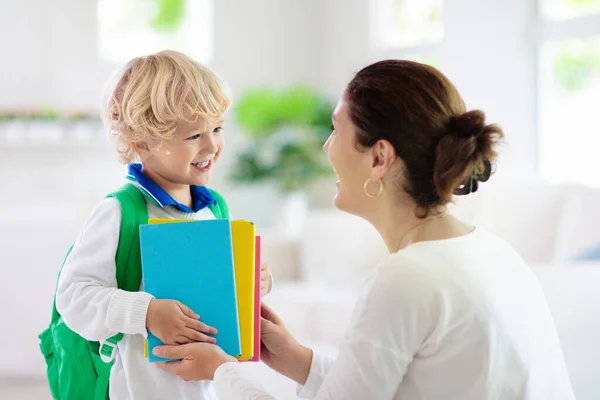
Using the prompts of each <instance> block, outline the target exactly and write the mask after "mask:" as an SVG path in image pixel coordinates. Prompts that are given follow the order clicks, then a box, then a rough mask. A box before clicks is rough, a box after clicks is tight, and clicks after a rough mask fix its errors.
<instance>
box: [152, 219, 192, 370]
mask: <svg viewBox="0 0 600 400" xmlns="http://www.w3.org/2000/svg"><path fill="white" fill-rule="evenodd" d="M192 221H195V220H194V219H175V218H148V223H149V224H168V223H171V222H192ZM144 358H148V340H147V339H144Z"/></svg>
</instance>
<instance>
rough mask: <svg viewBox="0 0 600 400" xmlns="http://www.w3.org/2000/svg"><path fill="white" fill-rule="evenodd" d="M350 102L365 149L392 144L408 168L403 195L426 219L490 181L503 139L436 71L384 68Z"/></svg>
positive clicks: (395, 63) (376, 68) (398, 64)
mask: <svg viewBox="0 0 600 400" xmlns="http://www.w3.org/2000/svg"><path fill="white" fill-rule="evenodd" d="M345 97H346V100H347V101H348V103H349V114H350V118H351V120H352V122H353V124H354V125H355V127H356V138H357V142H358V144H359V145H360V146H362V147H363V148H369V147H372V146H373V145H375V143H377V142H378V141H379V140H387V141H388V142H390V143H391V144H392V146H393V147H394V149H395V151H396V155H397V156H398V157H400V159H401V160H402V161H403V163H404V178H405V184H404V187H403V189H404V191H406V192H407V193H408V194H409V195H410V196H411V197H412V198H413V199H414V200H415V202H416V203H417V206H418V207H419V209H420V211H422V216H426V215H428V214H429V212H430V211H431V210H433V209H435V208H436V207H437V206H441V205H445V204H447V203H448V202H450V201H451V200H452V195H453V194H468V193H470V192H474V191H476V190H477V182H478V181H480V182H481V181H486V180H487V179H488V178H489V175H490V170H491V164H492V163H493V162H494V161H495V159H496V156H497V154H496V150H495V147H496V144H497V143H498V141H500V140H501V139H502V138H503V137H504V134H503V132H502V130H501V129H500V128H499V127H498V126H497V125H490V124H486V122H485V114H484V113H483V112H482V111H480V110H472V111H466V109H465V103H464V101H463V99H462V98H461V97H460V95H459V94H458V91H457V90H456V88H455V87H454V85H453V84H452V83H451V82H450V81H449V80H448V78H446V77H445V76H444V75H443V74H442V73H441V72H439V71H438V70H436V69H435V68H433V67H430V66H428V65H424V64H419V63H416V62H412V61H404V60H386V61H380V62H377V63H375V64H371V65H369V66H367V67H365V68H363V69H362V70H361V71H359V72H358V73H357V74H356V75H355V76H354V78H353V79H352V81H351V82H350V83H349V84H348V86H347V87H346V92H345Z"/></svg>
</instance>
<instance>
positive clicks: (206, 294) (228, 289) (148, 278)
mask: <svg viewBox="0 0 600 400" xmlns="http://www.w3.org/2000/svg"><path fill="white" fill-rule="evenodd" d="M140 243H141V253H142V273H143V285H144V291H146V292H148V293H150V294H152V295H153V296H154V297H155V298H157V299H170V300H178V301H180V302H181V303H183V304H185V305H186V306H188V307H189V308H191V309H192V310H193V311H194V312H195V313H196V314H199V315H200V321H202V322H203V323H205V324H207V325H208V326H212V327H214V328H216V329H217V331H218V332H217V334H216V335H214V337H215V338H216V340H217V345H218V346H219V347H221V348H222V349H223V351H225V352H226V353H227V354H229V355H231V356H234V357H236V358H237V359H238V360H240V361H260V236H256V229H255V226H254V224H253V223H252V222H249V221H242V220H233V221H232V220H227V219H216V220H204V221H192V220H176V219H150V220H149V221H148V225H142V226H140ZM162 344H163V343H162V342H161V341H160V339H158V338H157V337H155V336H154V335H152V334H151V333H150V332H148V340H147V344H146V348H145V351H144V353H145V355H146V357H148V359H149V361H150V362H161V361H172V360H167V359H163V358H160V357H157V356H154V355H153V354H152V349H153V348H154V347H156V346H160V345H162Z"/></svg>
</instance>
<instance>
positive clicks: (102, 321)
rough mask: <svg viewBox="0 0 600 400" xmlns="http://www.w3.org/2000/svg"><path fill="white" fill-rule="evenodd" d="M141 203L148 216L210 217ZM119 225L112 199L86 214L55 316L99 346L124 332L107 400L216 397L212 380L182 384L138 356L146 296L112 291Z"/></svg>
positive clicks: (143, 335)
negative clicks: (86, 217)
mask: <svg viewBox="0 0 600 400" xmlns="http://www.w3.org/2000/svg"><path fill="white" fill-rule="evenodd" d="M146 204H147V208H148V215H149V217H150V218H182V219H196V220H206V219H214V218H215V216H214V214H213V213H212V211H210V209H209V208H204V209H202V210H200V211H199V212H197V213H186V212H182V211H179V210H177V209H176V208H175V207H172V206H168V207H165V208H161V207H159V206H157V205H155V204H153V203H152V202H150V201H147V202H146ZM120 225H121V206H120V204H119V202H118V201H117V200H116V199H114V198H111V199H106V200H104V201H102V202H101V203H100V204H99V205H98V206H97V207H96V209H95V210H94V211H93V212H92V214H91V215H90V217H89V219H88V220H87V222H86V223H85V225H84V227H83V230H82V231H81V233H80V235H79V237H78V239H77V240H76V242H75V244H74V246H73V250H72V251H71V254H70V255H69V257H68V259H67V261H66V262H65V265H64V266H63V270H62V273H61V276H60V279H59V283H58V289H57V294H56V308H57V310H58V312H59V313H60V314H61V315H62V317H63V320H64V321H65V323H66V324H67V326H68V327H69V328H70V329H72V330H73V331H75V332H77V333H78V334H79V335H81V336H83V337H84V338H85V339H87V340H93V341H100V342H103V341H104V340H106V339H108V338H110V337H112V336H113V335H115V334H117V333H119V332H122V333H125V335H124V336H123V339H121V341H120V342H119V344H118V345H117V349H116V351H114V353H115V358H114V362H113V366H112V368H111V374H110V387H109V396H110V399H111V400H153V399H156V400H159V399H160V400H164V399H194V400H197V399H210V400H213V399H217V397H216V395H215V392H214V387H213V384H212V382H209V381H201V382H185V381H183V380H182V379H181V378H179V377H177V376H175V375H173V374H170V373H167V372H165V371H163V370H161V369H159V368H158V367H157V366H156V365H155V364H154V363H150V362H149V361H148V359H147V358H144V339H145V338H146V336H147V331H146V312H147V310H148V304H149V303H150V300H151V299H152V295H150V294H149V293H146V292H143V291H139V292H135V293H134V292H126V291H123V290H120V289H117V280H116V264H115V254H116V250H117V246H118V243H119V229H120ZM142 289H143V288H140V290H142Z"/></svg>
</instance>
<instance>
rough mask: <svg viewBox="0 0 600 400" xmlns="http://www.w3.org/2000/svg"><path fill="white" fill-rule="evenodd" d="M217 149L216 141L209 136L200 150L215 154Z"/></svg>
mask: <svg viewBox="0 0 600 400" xmlns="http://www.w3.org/2000/svg"><path fill="white" fill-rule="evenodd" d="M217 151H219V146H217V143H216V142H215V140H214V139H213V138H211V137H209V138H207V139H206V142H205V143H204V146H203V148H202V150H201V152H202V153H210V154H216V153H217Z"/></svg>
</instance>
